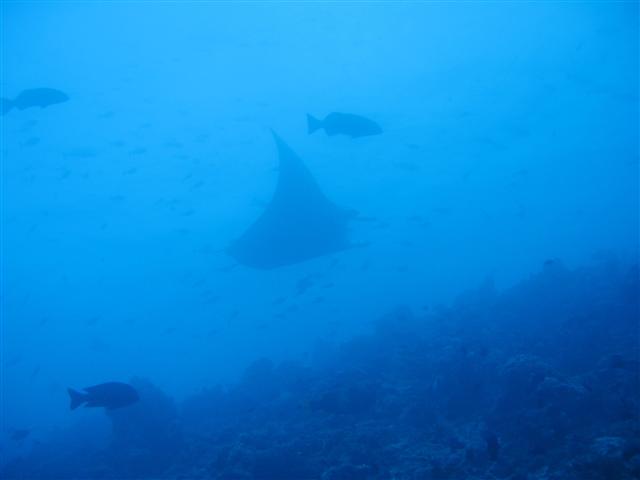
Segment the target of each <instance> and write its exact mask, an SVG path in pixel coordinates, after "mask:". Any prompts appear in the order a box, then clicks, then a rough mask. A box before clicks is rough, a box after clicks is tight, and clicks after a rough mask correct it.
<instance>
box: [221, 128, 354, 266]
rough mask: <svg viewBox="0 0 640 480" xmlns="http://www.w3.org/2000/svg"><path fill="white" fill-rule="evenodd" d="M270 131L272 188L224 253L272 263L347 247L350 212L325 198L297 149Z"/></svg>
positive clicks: (245, 261)
mask: <svg viewBox="0 0 640 480" xmlns="http://www.w3.org/2000/svg"><path fill="white" fill-rule="evenodd" d="M272 134H273V138H274V140H275V143H276V147H277V149H278V156H279V164H280V166H279V174H278V183H277V186H276V190H275V193H274V195H273V198H272V199H271V201H270V202H269V204H268V205H267V207H266V208H265V210H264V212H263V213H262V214H261V215H260V216H259V217H258V219H257V220H256V221H255V222H254V223H253V224H252V225H251V226H250V227H249V228H248V229H247V230H246V231H245V232H244V233H243V234H242V235H241V236H240V238H238V239H236V240H235V241H234V242H232V244H231V245H230V246H229V247H228V248H227V253H228V254H229V255H231V256H232V257H233V258H234V259H235V260H236V261H237V262H238V263H240V264H243V265H245V266H248V267H252V268H257V269H272V268H277V267H282V266H285V265H292V264H295V263H299V262H303V261H305V260H309V259H311V258H315V257H319V256H322V255H327V254H330V253H334V252H338V251H341V250H345V249H348V248H351V247H353V244H352V243H351V242H350V241H349V239H348V235H347V234H348V222H349V220H350V219H351V218H352V217H354V216H355V213H354V212H353V211H351V210H348V209H345V208H341V207H339V206H337V205H336V204H334V203H333V202H332V201H331V200H329V199H328V198H327V197H326V196H325V194H324V193H323V192H322V190H321V189H320V187H319V186H318V184H317V182H316V180H315V178H313V176H312V175H311V172H309V170H308V169H307V167H306V166H305V165H304V163H303V162H302V160H301V159H300V158H299V157H298V155H296V154H295V152H294V151H293V150H291V148H290V147H289V146H288V145H287V144H286V143H285V142H284V141H283V140H282V139H281V138H280V137H279V136H278V135H277V134H276V133H275V132H273V131H272Z"/></svg>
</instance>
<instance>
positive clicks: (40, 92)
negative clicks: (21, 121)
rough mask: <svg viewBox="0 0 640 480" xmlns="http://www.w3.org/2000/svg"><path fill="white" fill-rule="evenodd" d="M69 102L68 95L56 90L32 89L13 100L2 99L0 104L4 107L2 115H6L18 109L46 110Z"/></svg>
mask: <svg viewBox="0 0 640 480" xmlns="http://www.w3.org/2000/svg"><path fill="white" fill-rule="evenodd" d="M67 100H69V97H68V95H67V94H66V93H64V92H61V91H60V90H56V89H55V88H30V89H29V90H23V91H22V92H20V94H19V95H18V96H17V97H16V98H14V99H13V100H9V99H8V98H2V99H0V104H1V105H2V115H4V114H5V113H7V112H9V111H10V110H11V109H12V108H17V109H18V110H24V109H25V108H31V107H40V108H45V107H48V106H49V105H55V104H56V103H63V102H66V101H67Z"/></svg>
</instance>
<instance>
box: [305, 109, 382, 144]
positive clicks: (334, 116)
mask: <svg viewBox="0 0 640 480" xmlns="http://www.w3.org/2000/svg"><path fill="white" fill-rule="evenodd" d="M307 127H308V132H309V134H312V133H313V132H315V131H316V130H318V129H320V128H324V131H325V133H326V134H327V135H329V136H333V135H347V136H349V137H351V138H357V137H366V136H369V135H379V134H381V133H382V128H380V125H378V124H377V123H376V122H374V121H373V120H369V119H368V118H365V117H361V116H360V115H354V114H352V113H339V112H333V113H330V114H329V115H327V116H326V117H325V119H324V120H320V119H317V118H315V117H314V116H312V115H309V114H307Z"/></svg>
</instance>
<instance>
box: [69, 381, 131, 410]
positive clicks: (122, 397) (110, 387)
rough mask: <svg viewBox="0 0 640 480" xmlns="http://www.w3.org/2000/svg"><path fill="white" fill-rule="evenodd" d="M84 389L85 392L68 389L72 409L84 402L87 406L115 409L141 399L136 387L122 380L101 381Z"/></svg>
mask: <svg viewBox="0 0 640 480" xmlns="http://www.w3.org/2000/svg"><path fill="white" fill-rule="evenodd" d="M83 390H84V392H78V391H77V390H73V389H72V388H68V389H67V391H68V392H69V397H70V398H71V405H70V407H71V410H75V409H76V408H78V407H79V406H80V405H83V404H84V406H85V407H104V408H106V409H107V410H115V409H116V408H122V407H126V406H128V405H131V404H133V403H136V402H137V401H138V399H139V397H138V392H137V391H136V389H135V388H133V387H132V386H131V385H128V384H126V383H120V382H107V383H101V384H99V385H94V386H93V387H87V388H84V389H83Z"/></svg>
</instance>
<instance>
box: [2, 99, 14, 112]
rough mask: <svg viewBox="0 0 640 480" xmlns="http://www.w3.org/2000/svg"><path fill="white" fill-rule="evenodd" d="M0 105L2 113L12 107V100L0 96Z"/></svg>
mask: <svg viewBox="0 0 640 480" xmlns="http://www.w3.org/2000/svg"><path fill="white" fill-rule="evenodd" d="M0 106H1V107H2V115H4V114H5V113H7V112H8V111H9V110H11V109H12V108H13V102H12V101H11V100H9V99H8V98H0Z"/></svg>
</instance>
